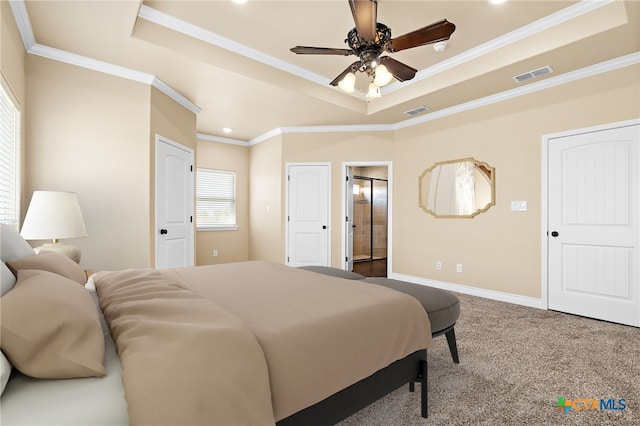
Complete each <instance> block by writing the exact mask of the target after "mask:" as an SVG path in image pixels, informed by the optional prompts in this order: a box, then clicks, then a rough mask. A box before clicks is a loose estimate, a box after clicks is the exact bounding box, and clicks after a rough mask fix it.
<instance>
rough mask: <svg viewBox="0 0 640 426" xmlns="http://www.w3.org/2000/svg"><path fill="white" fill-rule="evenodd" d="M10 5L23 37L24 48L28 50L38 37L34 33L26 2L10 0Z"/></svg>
mask: <svg viewBox="0 0 640 426" xmlns="http://www.w3.org/2000/svg"><path fill="white" fill-rule="evenodd" d="M9 6H10V7H11V12H12V13H13V18H14V19H15V21H16V25H17V26H18V31H19V32H20V37H22V44H24V49H25V50H26V51H27V52H28V51H29V50H30V49H31V48H32V47H33V45H34V44H36V38H35V36H34V35H33V28H32V27H31V21H30V20H29V14H28V13H27V7H26V6H25V4H24V0H11V1H9Z"/></svg>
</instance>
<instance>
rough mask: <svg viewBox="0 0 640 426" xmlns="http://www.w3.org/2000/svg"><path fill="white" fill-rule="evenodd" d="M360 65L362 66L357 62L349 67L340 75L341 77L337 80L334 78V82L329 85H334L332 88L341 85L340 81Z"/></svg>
mask: <svg viewBox="0 0 640 426" xmlns="http://www.w3.org/2000/svg"><path fill="white" fill-rule="evenodd" d="M359 64H360V61H356V62H354V63H352V64H351V65H349V66H348V67H347V69H346V70H344V71H342V73H340V75H338V76H337V77H336V78H334V79H333V81H332V82H331V83H329V84H330V85H332V86H337V85H338V83H340V80H342V79H343V78H344V76H345V75H347V74H349V73H350V72H352V71H353V68H354V67H357V66H358V65H359Z"/></svg>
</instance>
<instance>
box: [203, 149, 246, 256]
mask: <svg viewBox="0 0 640 426" xmlns="http://www.w3.org/2000/svg"><path fill="white" fill-rule="evenodd" d="M196 163H197V166H198V167H205V168H209V169H218V170H229V171H234V172H236V224H237V225H238V229H237V230H235V231H230V230H220V231H199V232H196V265H210V264H214V263H228V262H241V261H245V260H249V147H245V146H238V145H230V144H225V143H219V142H211V141H204V140H198V156H197V160H196ZM213 250H218V256H217V257H213Z"/></svg>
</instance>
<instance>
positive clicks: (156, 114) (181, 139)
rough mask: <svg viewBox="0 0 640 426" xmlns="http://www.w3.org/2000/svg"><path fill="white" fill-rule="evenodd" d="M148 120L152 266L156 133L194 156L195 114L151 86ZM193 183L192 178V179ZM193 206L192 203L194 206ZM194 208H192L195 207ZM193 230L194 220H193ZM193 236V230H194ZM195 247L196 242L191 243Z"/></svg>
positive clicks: (151, 252) (152, 253)
mask: <svg viewBox="0 0 640 426" xmlns="http://www.w3.org/2000/svg"><path fill="white" fill-rule="evenodd" d="M150 95H151V98H150V119H149V160H148V163H149V205H150V206H151V207H150V209H149V225H148V228H149V235H150V236H151V238H150V239H149V256H150V258H149V262H150V265H151V266H155V258H156V256H155V252H156V251H155V236H156V235H157V232H158V229H159V228H160V227H159V226H156V223H155V203H156V197H155V194H156V192H155V191H156V185H155V183H156V179H155V176H156V168H155V165H156V135H160V136H164V137H165V138H168V139H170V140H172V141H173V142H175V143H177V144H180V145H182V146H185V147H187V148H190V149H192V150H193V151H194V158H195V157H196V148H197V147H196V115H195V114H194V113H192V112H191V111H189V110H188V109H186V108H185V107H183V106H182V105H180V104H179V103H177V102H176V101H174V100H173V99H171V98H170V97H168V96H167V95H165V94H164V93H162V92H161V91H159V90H158V89H156V88H155V87H151V88H150ZM194 182H195V180H194ZM194 208H195V205H194ZM194 211H195V210H194ZM193 226H194V230H195V222H194V225H193ZM194 235H195V232H194ZM193 245H194V249H195V241H194V242H193Z"/></svg>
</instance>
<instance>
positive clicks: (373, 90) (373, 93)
mask: <svg viewBox="0 0 640 426" xmlns="http://www.w3.org/2000/svg"><path fill="white" fill-rule="evenodd" d="M380 97H382V93H380V86H377V85H376V84H375V83H371V84H369V91H368V92H367V99H372V98H380Z"/></svg>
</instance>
